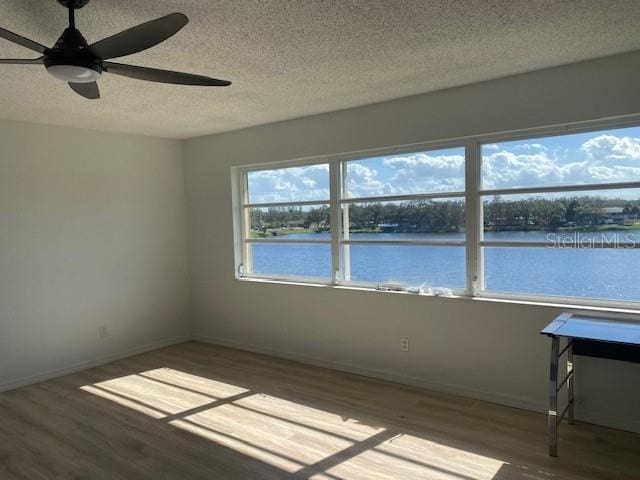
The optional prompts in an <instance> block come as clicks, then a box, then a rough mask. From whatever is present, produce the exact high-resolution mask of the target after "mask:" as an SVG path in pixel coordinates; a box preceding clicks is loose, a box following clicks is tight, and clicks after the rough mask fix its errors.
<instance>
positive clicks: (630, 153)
mask: <svg viewBox="0 0 640 480" xmlns="http://www.w3.org/2000/svg"><path fill="white" fill-rule="evenodd" d="M581 150H582V151H583V152H585V153H586V154H587V155H588V156H589V158H590V159H593V160H596V161H598V160H600V161H602V160H640V138H632V137H616V136H615V135H600V136H598V137H595V138H592V139H590V140H587V141H586V142H585V143H584V144H583V145H582V147H581Z"/></svg>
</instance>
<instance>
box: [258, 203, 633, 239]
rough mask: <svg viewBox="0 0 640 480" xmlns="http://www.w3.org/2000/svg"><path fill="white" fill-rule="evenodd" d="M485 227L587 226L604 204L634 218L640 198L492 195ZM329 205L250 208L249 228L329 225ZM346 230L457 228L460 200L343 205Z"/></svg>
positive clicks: (600, 218)
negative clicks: (512, 197)
mask: <svg viewBox="0 0 640 480" xmlns="http://www.w3.org/2000/svg"><path fill="white" fill-rule="evenodd" d="M483 206H484V208H483V211H484V222H485V226H486V227H487V228H488V229H490V230H501V229H531V230H549V231H551V230H554V229H557V228H559V227H562V226H567V225H569V226H573V225H577V226H580V225H582V226H588V225H597V224H601V223H604V220H605V219H606V218H607V217H608V216H610V215H611V212H608V211H607V210H605V209H607V208H609V209H610V208H611V207H618V208H619V209H620V208H621V209H622V212H623V214H624V216H625V218H628V219H630V220H633V221H637V220H638V219H639V218H640V200H632V201H629V200H624V199H602V198H598V197H566V198H556V199H545V198H543V197H534V198H526V199H520V200H505V199H504V198H502V197H493V198H492V199H490V200H489V199H488V200H485V201H484V203H483ZM329 217H330V213H329V207H328V206H321V207H314V208H309V207H275V208H268V209H252V210H251V229H252V230H255V231H263V232H266V231H267V230H271V229H291V228H305V229H312V230H315V231H325V230H328V228H329ZM349 225H350V228H351V230H352V231H353V230H356V231H357V230H362V231H380V230H384V231H393V232H415V233H421V232H423V233H424V232H443V233H444V232H458V231H462V230H464V226H465V208H464V201H462V200H414V201H407V202H394V203H368V204H351V205H349Z"/></svg>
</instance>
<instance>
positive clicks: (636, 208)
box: [481, 127, 640, 301]
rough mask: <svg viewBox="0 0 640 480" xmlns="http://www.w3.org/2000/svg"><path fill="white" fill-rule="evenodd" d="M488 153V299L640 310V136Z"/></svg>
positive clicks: (506, 146) (538, 142)
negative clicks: (633, 305) (630, 304)
mask: <svg viewBox="0 0 640 480" xmlns="http://www.w3.org/2000/svg"><path fill="white" fill-rule="evenodd" d="M481 152H482V154H481V156H482V191H481V196H482V209H483V219H482V223H483V236H484V238H483V240H482V249H483V257H484V262H483V265H482V266H483V270H484V272H483V274H484V275H483V277H484V286H483V287H484V290H485V291H487V292H504V293H509V294H531V295H544V296H555V297H564V298H566V297H569V298H582V299H596V300H597V299H602V300H624V301H640V278H639V277H638V275H636V274H634V273H631V272H637V271H638V269H639V268H640V249H638V248H636V247H639V246H640V235H639V233H640V128H638V127H634V128H625V129H616V130H607V131H598V132H589V133H579V134H572V135H560V136H551V137H545V138H536V139H528V140H520V141H510V142H498V143H489V144H483V145H482V147H481Z"/></svg>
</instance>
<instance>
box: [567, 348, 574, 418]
mask: <svg viewBox="0 0 640 480" xmlns="http://www.w3.org/2000/svg"><path fill="white" fill-rule="evenodd" d="M573 373H574V372H573V340H571V339H569V345H568V346H567V400H568V401H569V425H575V421H574V418H573V406H574V405H575V402H574V399H573Z"/></svg>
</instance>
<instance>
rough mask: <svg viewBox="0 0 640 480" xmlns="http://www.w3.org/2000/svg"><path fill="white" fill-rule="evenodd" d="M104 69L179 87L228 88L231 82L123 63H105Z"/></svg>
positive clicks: (117, 73) (125, 75)
mask: <svg viewBox="0 0 640 480" xmlns="http://www.w3.org/2000/svg"><path fill="white" fill-rule="evenodd" d="M102 69H103V70H104V71H105V72H108V73H115V74H116V75H122V76H124V77H130V78H136V79H138V80H147V81H149V82H158V83H173V84H177V85H200V86H204V87H227V86H229V85H231V82H229V81H227V80H218V79H216V78H210V77H205V76H204V75H193V74H191V73H181V72H172V71H171V70H158V69H157V68H147V67H136V66H134V65H125V64H123V63H114V62H104V63H103V64H102Z"/></svg>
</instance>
